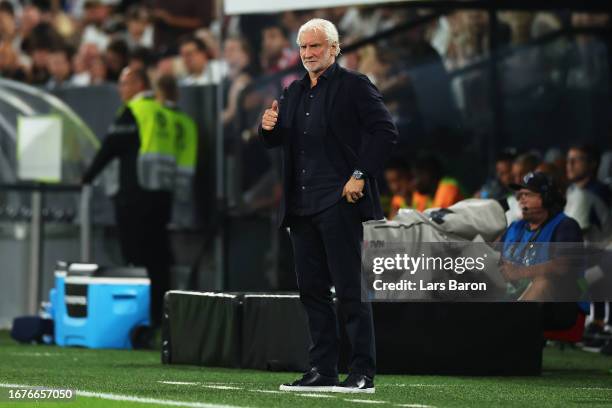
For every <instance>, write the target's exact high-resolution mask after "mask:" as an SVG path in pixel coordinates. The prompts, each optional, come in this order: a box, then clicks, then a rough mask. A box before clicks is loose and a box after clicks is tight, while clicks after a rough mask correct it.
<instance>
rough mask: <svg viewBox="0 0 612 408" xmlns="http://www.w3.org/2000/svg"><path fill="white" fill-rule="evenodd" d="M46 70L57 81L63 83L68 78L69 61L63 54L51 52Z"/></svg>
mask: <svg viewBox="0 0 612 408" xmlns="http://www.w3.org/2000/svg"><path fill="white" fill-rule="evenodd" d="M47 70H48V71H49V74H51V76H52V77H53V78H54V79H55V80H57V81H65V80H66V79H68V77H69V76H70V61H69V60H68V57H67V56H66V54H64V53H63V52H52V53H50V54H49V59H48V60H47Z"/></svg>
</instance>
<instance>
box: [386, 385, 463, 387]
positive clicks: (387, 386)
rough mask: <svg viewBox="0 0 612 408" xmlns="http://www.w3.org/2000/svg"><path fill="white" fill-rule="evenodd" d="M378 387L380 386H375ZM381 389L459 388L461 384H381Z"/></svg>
mask: <svg viewBox="0 0 612 408" xmlns="http://www.w3.org/2000/svg"><path fill="white" fill-rule="evenodd" d="M376 386H377V387H380V386H381V385H378V384H377V385H376ZM382 386H383V387H385V386H387V387H389V386H390V387H461V386H462V385H461V384H382Z"/></svg>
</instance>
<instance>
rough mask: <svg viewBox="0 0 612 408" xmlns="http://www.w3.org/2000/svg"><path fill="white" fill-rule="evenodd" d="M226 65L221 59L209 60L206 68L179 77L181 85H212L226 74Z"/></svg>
mask: <svg viewBox="0 0 612 408" xmlns="http://www.w3.org/2000/svg"><path fill="white" fill-rule="evenodd" d="M226 72H227V65H226V64H225V63H224V62H223V61H219V60H210V61H208V64H207V65H206V68H205V69H204V70H203V71H202V72H201V73H200V74H198V75H188V76H186V77H185V78H183V79H181V80H180V81H179V83H180V84H181V85H212V84H218V83H220V82H221V81H222V80H223V77H224V76H225V75H226Z"/></svg>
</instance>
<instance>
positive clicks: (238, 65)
mask: <svg viewBox="0 0 612 408" xmlns="http://www.w3.org/2000/svg"><path fill="white" fill-rule="evenodd" d="M223 55H224V60H225V62H226V63H227V66H228V76H227V79H226V81H227V82H229V89H228V92H227V97H226V98H225V100H226V101H227V104H226V107H225V110H224V111H223V123H224V125H226V126H227V125H229V124H230V123H231V122H232V120H234V118H235V116H236V112H237V110H238V104H239V102H240V101H239V98H240V93H241V92H242V91H243V90H244V89H245V88H246V86H247V85H248V84H250V83H251V81H252V75H251V72H249V71H250V70H252V66H251V61H252V57H251V49H250V46H249V44H248V43H247V42H246V40H244V39H243V38H239V37H233V38H228V39H227V40H225V44H224V47H223Z"/></svg>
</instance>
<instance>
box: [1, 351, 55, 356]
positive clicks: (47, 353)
mask: <svg viewBox="0 0 612 408" xmlns="http://www.w3.org/2000/svg"><path fill="white" fill-rule="evenodd" d="M9 355H10V356H25V357H55V356H60V355H61V353H49V352H45V353H36V352H33V353H29V352H20V353H9Z"/></svg>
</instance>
